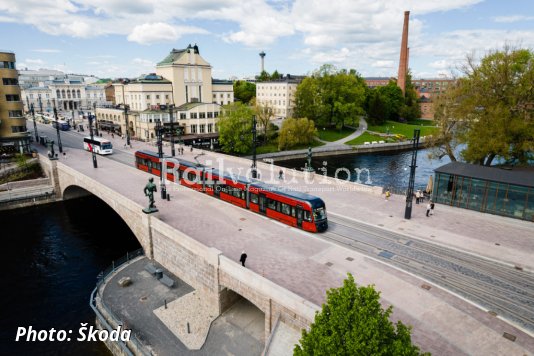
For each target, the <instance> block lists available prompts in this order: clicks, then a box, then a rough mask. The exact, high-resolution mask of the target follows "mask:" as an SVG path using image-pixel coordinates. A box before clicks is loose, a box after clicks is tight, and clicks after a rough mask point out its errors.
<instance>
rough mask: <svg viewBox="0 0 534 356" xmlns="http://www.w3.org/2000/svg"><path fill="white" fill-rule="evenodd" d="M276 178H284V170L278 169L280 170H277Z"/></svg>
mask: <svg viewBox="0 0 534 356" xmlns="http://www.w3.org/2000/svg"><path fill="white" fill-rule="evenodd" d="M278 179H280V180H284V171H283V170H280V172H278Z"/></svg>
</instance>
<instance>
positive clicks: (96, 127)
mask: <svg viewBox="0 0 534 356" xmlns="http://www.w3.org/2000/svg"><path fill="white" fill-rule="evenodd" d="M93 115H94V118H95V132H96V135H97V136H99V135H98V119H97V118H96V101H95V102H94V103H93ZM128 145H130V143H129V142H128Z"/></svg>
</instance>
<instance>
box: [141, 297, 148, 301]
mask: <svg viewBox="0 0 534 356" xmlns="http://www.w3.org/2000/svg"><path fill="white" fill-rule="evenodd" d="M147 299H148V297H141V298H139V300H140V301H142V302H144V301H145V300H147Z"/></svg>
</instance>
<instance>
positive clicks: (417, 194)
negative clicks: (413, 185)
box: [415, 191, 421, 204]
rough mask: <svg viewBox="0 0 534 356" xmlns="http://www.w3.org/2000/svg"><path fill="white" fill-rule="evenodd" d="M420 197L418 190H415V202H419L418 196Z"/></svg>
mask: <svg viewBox="0 0 534 356" xmlns="http://www.w3.org/2000/svg"><path fill="white" fill-rule="evenodd" d="M420 197H421V195H420V194H419V191H416V192H415V204H419V198H420Z"/></svg>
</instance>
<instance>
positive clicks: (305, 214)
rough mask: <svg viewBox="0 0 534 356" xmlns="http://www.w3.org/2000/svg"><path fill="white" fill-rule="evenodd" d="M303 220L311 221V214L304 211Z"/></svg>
mask: <svg viewBox="0 0 534 356" xmlns="http://www.w3.org/2000/svg"><path fill="white" fill-rule="evenodd" d="M304 220H306V221H311V214H310V212H309V211H308V210H304Z"/></svg>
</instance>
